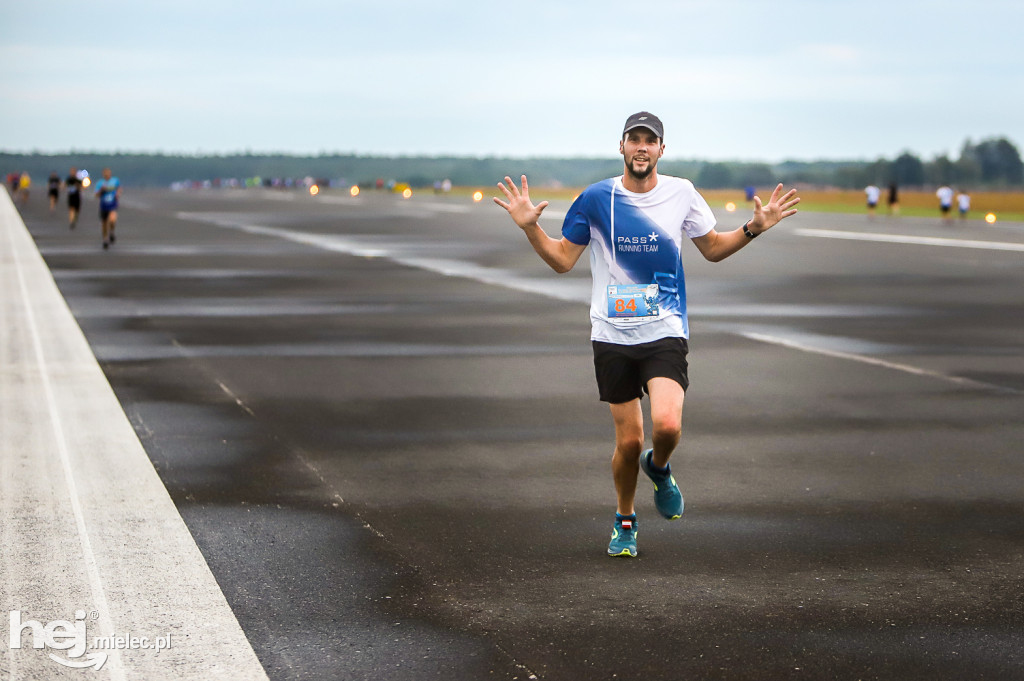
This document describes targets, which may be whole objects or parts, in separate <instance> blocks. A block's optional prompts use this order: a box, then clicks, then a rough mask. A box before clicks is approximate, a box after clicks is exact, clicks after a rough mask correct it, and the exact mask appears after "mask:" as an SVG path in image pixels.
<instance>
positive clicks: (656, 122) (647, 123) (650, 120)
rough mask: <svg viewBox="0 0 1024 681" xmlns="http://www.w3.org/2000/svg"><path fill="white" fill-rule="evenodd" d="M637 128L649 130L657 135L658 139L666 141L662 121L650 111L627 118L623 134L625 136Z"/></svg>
mask: <svg viewBox="0 0 1024 681" xmlns="http://www.w3.org/2000/svg"><path fill="white" fill-rule="evenodd" d="M635 128H647V129H648V130H650V131H652V132H653V133H654V134H655V135H657V136H658V139H660V140H661V141H663V142H664V141H665V127H664V126H663V125H662V124H661V119H660V118H658V117H657V116H655V115H654V114H652V113H650V112H648V111H640V112H638V113H635V114H633V115H632V116H630V117H629V118H627V119H626V125H625V126H624V127H623V128H622V134H623V135H625V134H626V133H627V132H629V131H630V130H633V129H635Z"/></svg>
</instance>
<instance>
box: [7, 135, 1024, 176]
mask: <svg viewBox="0 0 1024 681" xmlns="http://www.w3.org/2000/svg"><path fill="white" fill-rule="evenodd" d="M71 166H76V167H78V168H86V169H88V170H89V171H90V172H92V173H95V174H98V173H99V171H100V170H101V169H102V168H104V167H108V166H109V167H110V168H112V169H113V170H114V172H115V174H117V175H118V176H119V177H120V178H121V179H122V181H123V182H124V183H125V184H126V185H127V186H168V185H170V184H171V183H173V182H182V181H196V182H201V181H204V180H214V179H218V178H239V179H242V178H252V177H260V178H264V179H266V178H303V177H313V178H316V179H331V180H341V181H343V182H345V183H348V184H361V185H367V184H372V183H373V182H375V181H376V180H377V179H378V178H380V179H384V180H385V181H387V180H392V179H393V180H396V181H399V182H407V183H409V184H410V185H412V186H414V187H424V186H431V185H432V184H433V183H434V182H436V181H438V180H442V179H445V178H447V179H450V180H451V181H452V183H453V184H455V185H458V186H489V185H493V184H495V183H496V182H498V180H500V179H502V178H503V177H504V176H505V175H506V174H507V175H511V176H513V177H518V176H519V175H521V174H524V173H525V174H526V175H528V176H529V177H530V180H531V182H532V183H533V184H534V185H536V186H545V185H547V186H552V185H563V186H567V187H580V186H584V185H587V184H590V183H592V182H595V181H597V180H600V179H603V178H606V177H610V176H612V175H615V174H618V173H620V172H621V170H622V161H621V159H619V158H511V157H487V158H472V157H465V156H462V157H460V156H429V157H428V156H360V155H356V154H320V155H317V156H295V155H289V154H252V153H245V154H233V155H205V156H189V155H173V154H160V153H155V154H129V153H112V154H110V153H106V154H105V153H97V152H81V153H79V152H68V153H61V154H40V153H32V154H16V153H6V152H0V172H2V173H3V174H4V175H5V176H6V174H7V173H10V172H21V171H28V172H29V174H30V175H31V176H32V178H33V179H34V180H35V181H36V182H41V181H43V180H45V178H46V177H47V176H48V175H49V174H50V172H57V173H59V174H60V175H61V176H62V177H63V176H64V175H66V174H67V171H68V169H69V168H70V167H71ZM660 169H661V171H662V172H664V173H667V174H671V175H679V176H682V177H688V178H690V179H692V180H693V181H694V184H696V185H697V186H698V187H702V188H707V189H720V188H730V187H737V188H738V187H744V186H747V185H754V186H765V185H770V184H774V183H775V182H780V181H781V182H786V183H787V184H796V183H800V184H807V185H815V186H831V187H839V188H844V189H855V188H860V187H864V186H865V185H868V184H876V185H886V184H889V183H890V182H896V183H898V184H899V185H900V186H903V187H916V186H936V185H940V184H956V185H960V186H969V187H972V188H985V189H1020V188H1024V164H1022V162H1021V157H1020V153H1019V151H1018V150H1017V147H1016V146H1015V145H1014V144H1013V143H1012V142H1010V140H1008V139H1006V138H1005V137H999V138H992V139H986V140H981V141H979V142H977V143H973V142H971V141H970V140H967V141H966V142H964V145H963V147H962V148H961V150H960V155H959V158H957V159H956V160H953V159H951V158H949V157H948V156H946V155H942V156H938V157H936V158H934V159H931V160H928V161H922V160H921V159H920V158H919V157H917V156H915V155H914V154H912V153H911V152H909V151H905V152H903V153H901V154H900V155H899V156H897V157H896V158H894V159H892V160H889V159H886V158H879V159H877V160H874V161H784V162H782V163H778V164H767V163H745V162H739V161H725V162H712V161H700V160H681V161H676V160H669V159H665V160H664V161H662V163H661V165H660Z"/></svg>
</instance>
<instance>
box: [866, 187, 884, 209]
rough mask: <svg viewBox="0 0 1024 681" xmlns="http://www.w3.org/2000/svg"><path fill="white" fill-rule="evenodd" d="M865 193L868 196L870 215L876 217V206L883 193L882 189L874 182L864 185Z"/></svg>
mask: <svg viewBox="0 0 1024 681" xmlns="http://www.w3.org/2000/svg"><path fill="white" fill-rule="evenodd" d="M864 193H865V194H866V195H867V198H868V216H869V217H875V208H876V207H877V206H878V197H879V196H880V195H881V193H882V190H881V189H879V188H878V187H876V186H875V185H873V184H869V185H868V186H867V187H864Z"/></svg>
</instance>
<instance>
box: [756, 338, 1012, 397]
mask: <svg viewBox="0 0 1024 681" xmlns="http://www.w3.org/2000/svg"><path fill="white" fill-rule="evenodd" d="M740 335H741V336H743V337H744V338H749V339H750V340H754V341H759V342H761V343H770V344H772V345H780V346H782V347H786V348H790V349H792V350H800V351H801V352H809V353H812V354H816V355H824V356H826V357H835V358H837V359H846V360H850V361H853V362H861V363H863V364H870V365H872V366H877V367H882V368H884V369H893V370H895V371H902V372H904V373H908V374H913V375H915V376H927V377H929V378H937V379H940V380H943V381H948V382H949V383H955V384H957V385H960V386H962V387H965V388H973V389H977V390H995V391H998V392H1006V393H1012V394H1014V395H1021V394H1024V391H1021V390H1015V389H1014V388H1007V387H1005V386H1001V385H995V384H993V383H983V382H981V381H975V380H972V379H970V378H961V377H960V376H949V375H948V374H943V373H940V372H938V371H932V370H930V369H922V368H920V367H915V366H911V365H909V364H900V363H899V362H890V361H888V360H884V359H879V358H877V357H868V356H867V355H857V354H854V353H851V352H840V351H839V350H827V349H825V348H816V347H814V346H812V345H807V344H806V343H799V342H797V341H793V340H789V339H787V338H780V337H778V336H770V335H768V334H764V333H756V332H749V331H741V332H740Z"/></svg>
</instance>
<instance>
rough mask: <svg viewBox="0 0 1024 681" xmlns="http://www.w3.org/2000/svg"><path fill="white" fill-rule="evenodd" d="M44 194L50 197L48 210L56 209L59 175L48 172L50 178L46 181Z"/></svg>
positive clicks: (58, 193)
mask: <svg viewBox="0 0 1024 681" xmlns="http://www.w3.org/2000/svg"><path fill="white" fill-rule="evenodd" d="M46 194H47V196H49V197H50V212H51V213H52V212H53V211H55V210H56V209H57V200H58V199H59V198H60V175H58V174H57V173H50V179H48V180H47V181H46Z"/></svg>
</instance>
